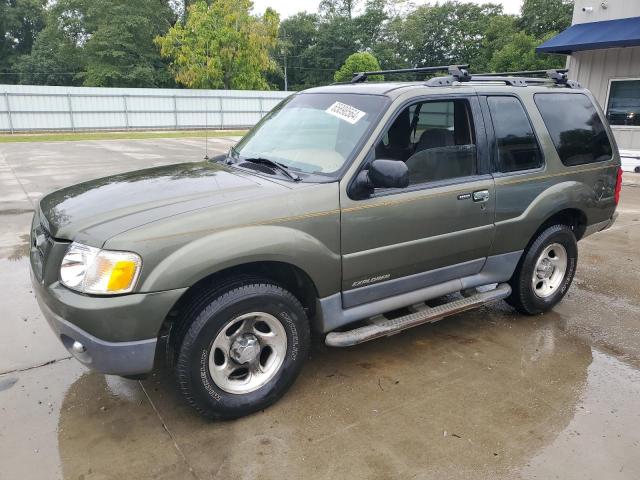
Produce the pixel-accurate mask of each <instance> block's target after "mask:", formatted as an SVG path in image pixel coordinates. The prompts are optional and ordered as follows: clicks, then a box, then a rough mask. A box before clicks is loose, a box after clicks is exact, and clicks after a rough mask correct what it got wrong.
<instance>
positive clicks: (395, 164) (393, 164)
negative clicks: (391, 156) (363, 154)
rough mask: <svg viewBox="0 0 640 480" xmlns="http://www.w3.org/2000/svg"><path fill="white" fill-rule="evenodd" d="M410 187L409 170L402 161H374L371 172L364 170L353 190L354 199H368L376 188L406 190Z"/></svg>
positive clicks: (370, 167)
mask: <svg viewBox="0 0 640 480" xmlns="http://www.w3.org/2000/svg"><path fill="white" fill-rule="evenodd" d="M408 186H409V169H408V168H407V165H406V164H405V163H404V162H403V161H400V160H374V161H373V162H371V165H369V170H362V171H361V172H360V173H359V174H358V176H357V177H356V180H355V182H354V183H353V188H352V192H351V193H352V198H355V199H357V200H360V199H363V198H367V197H368V196H370V195H371V194H372V193H373V189H374V188H405V187H408Z"/></svg>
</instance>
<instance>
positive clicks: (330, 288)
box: [140, 225, 341, 296]
mask: <svg viewBox="0 0 640 480" xmlns="http://www.w3.org/2000/svg"><path fill="white" fill-rule="evenodd" d="M267 261H273V262H283V263H288V264H291V265H294V266H296V267H298V268H300V269H301V270H303V271H304V272H305V273H306V274H307V275H308V276H309V278H311V280H312V281H313V283H314V285H315V287H316V289H317V291H318V294H319V295H320V296H326V295H330V294H332V293H336V292H337V291H339V289H340V277H341V262H340V255H339V253H337V252H333V251H331V250H330V249H329V248H327V246H326V245H325V244H323V243H322V242H320V241H319V240H318V239H317V238H315V237H313V236H311V235H309V234H308V233H305V232H303V231H300V230H296V229H293V228H290V227H286V226H273V225H265V226H249V227H240V228H233V229H229V230H224V231H222V232H216V233H212V234H210V235H207V236H205V237H200V238H198V239H196V240H194V241H192V242H189V243H187V244H185V245H183V246H181V247H180V248H179V249H177V250H175V251H174V252H172V253H171V254H170V255H168V256H167V257H166V258H164V259H163V260H162V261H161V262H160V263H158V264H157V265H156V266H155V268H153V270H152V271H151V272H149V273H148V274H147V275H146V277H145V279H144V281H143V283H142V285H140V291H142V292H157V291H162V290H170V289H175V288H183V287H190V286H192V285H194V284H195V283H196V282H198V281H199V280H202V279H203V278H205V277H207V276H209V275H211V274H213V273H216V272H219V271H221V270H224V269H227V268H230V267H235V266H239V265H243V264H247V263H253V262H267Z"/></svg>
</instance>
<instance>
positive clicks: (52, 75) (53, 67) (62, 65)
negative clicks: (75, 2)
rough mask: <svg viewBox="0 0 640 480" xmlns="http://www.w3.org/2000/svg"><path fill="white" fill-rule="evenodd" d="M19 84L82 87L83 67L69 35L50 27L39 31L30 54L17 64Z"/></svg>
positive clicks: (83, 64) (77, 49)
mask: <svg viewBox="0 0 640 480" xmlns="http://www.w3.org/2000/svg"><path fill="white" fill-rule="evenodd" d="M16 68H17V70H18V71H19V72H20V83H23V84H27V85H74V86H81V85H82V72H84V71H85V68H86V65H85V63H84V59H83V56H82V51H81V49H79V48H77V45H76V43H75V42H74V40H73V38H72V37H71V36H68V35H66V34H64V33H63V32H60V31H58V29H57V28H56V27H55V26H52V25H49V26H47V27H46V28H45V29H44V30H42V31H41V32H40V34H39V35H38V38H37V39H36V42H35V44H34V46H33V50H32V51H31V54H30V55H24V56H23V57H21V59H20V60H19V61H18V62H17V64H16Z"/></svg>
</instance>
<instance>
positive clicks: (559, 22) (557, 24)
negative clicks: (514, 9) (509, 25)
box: [520, 0, 573, 38]
mask: <svg viewBox="0 0 640 480" xmlns="http://www.w3.org/2000/svg"><path fill="white" fill-rule="evenodd" d="M572 14H573V0H524V2H523V3H522V10H521V14H520V28H522V29H523V30H524V31H525V32H526V33H528V34H529V35H533V36H534V37H537V38H542V37H544V36H545V35H547V34H549V33H551V32H561V31H563V30H565V29H566V28H568V27H569V26H570V25H571V16H572Z"/></svg>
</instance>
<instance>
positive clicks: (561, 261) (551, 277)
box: [507, 225, 578, 315]
mask: <svg viewBox="0 0 640 480" xmlns="http://www.w3.org/2000/svg"><path fill="white" fill-rule="evenodd" d="M577 261H578V244H577V242H576V237H575V235H574V234H573V231H572V230H571V229H570V228H569V227H568V226H566V225H552V226H550V227H549V228H547V229H545V230H544V231H542V232H541V233H540V234H539V235H538V236H537V237H536V238H535V240H534V241H533V242H532V243H531V245H529V247H528V248H527V249H526V250H525V252H524V255H523V257H522V259H521V260H520V263H519V264H518V267H517V268H516V271H515V273H514V274H513V277H511V280H510V281H509V283H510V285H511V289H512V293H511V295H510V296H509V298H507V302H509V303H510V304H511V305H512V306H513V307H515V309H516V310H518V311H519V312H521V313H525V314H527V315H535V314H538V313H542V312H546V311H547V310H550V309H551V308H553V307H554V306H555V305H556V304H558V302H560V300H562V298H563V297H564V295H565V294H566V293H567V290H568V289H569V286H570V285H571V282H572V281H573V276H574V275H575V272H576V264H577Z"/></svg>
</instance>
